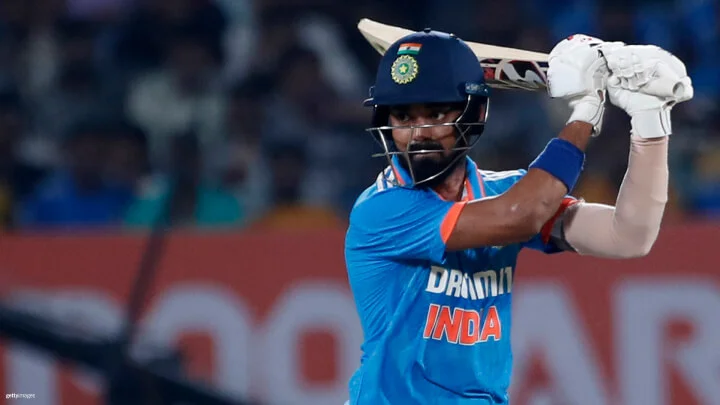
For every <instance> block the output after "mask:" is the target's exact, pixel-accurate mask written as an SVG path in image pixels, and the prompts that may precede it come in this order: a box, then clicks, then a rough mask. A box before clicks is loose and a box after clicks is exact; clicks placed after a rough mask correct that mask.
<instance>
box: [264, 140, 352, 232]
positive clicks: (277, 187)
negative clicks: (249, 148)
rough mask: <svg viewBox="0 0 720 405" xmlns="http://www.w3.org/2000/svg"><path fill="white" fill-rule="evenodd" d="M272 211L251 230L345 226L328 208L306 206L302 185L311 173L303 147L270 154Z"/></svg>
mask: <svg viewBox="0 0 720 405" xmlns="http://www.w3.org/2000/svg"><path fill="white" fill-rule="evenodd" d="M269 164H270V173H271V181H270V184H271V187H272V191H271V193H272V194H271V195H272V200H271V207H272V208H270V209H269V211H268V212H267V213H266V214H265V215H263V216H262V217H261V218H260V219H259V220H257V221H256V222H254V223H253V224H252V225H251V229H315V228H340V227H342V226H345V221H343V220H341V219H340V217H339V216H338V215H337V213H336V212H335V210H334V209H333V208H331V207H328V206H318V205H310V204H306V203H305V202H304V201H303V199H302V184H303V180H304V179H305V176H306V173H307V171H308V156H307V152H306V151H305V147H304V145H303V144H298V143H285V144H277V145H275V146H274V147H273V148H272V149H271V151H270V154H269Z"/></svg>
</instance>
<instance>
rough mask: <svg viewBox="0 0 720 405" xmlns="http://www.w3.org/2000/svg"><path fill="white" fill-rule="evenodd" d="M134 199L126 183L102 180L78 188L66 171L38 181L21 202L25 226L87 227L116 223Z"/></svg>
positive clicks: (21, 214)
mask: <svg viewBox="0 0 720 405" xmlns="http://www.w3.org/2000/svg"><path fill="white" fill-rule="evenodd" d="M132 199H133V191H132V189H130V188H128V187H124V186H121V185H115V184H111V183H105V184H103V185H102V186H101V187H99V188H98V189H96V190H92V191H86V190H81V189H80V188H78V185H77V184H76V182H75V180H74V178H73V177H72V176H71V175H70V174H69V173H67V172H58V173H55V174H54V175H52V176H51V177H50V178H48V179H47V180H46V181H44V182H42V183H40V185H39V186H38V189H37V190H36V192H35V193H33V194H32V195H31V196H30V197H29V198H28V199H27V200H26V201H25V202H24V203H23V204H22V205H21V207H22V211H21V212H20V214H19V219H20V220H19V222H20V226H21V227H24V228H87V227H97V226H108V225H116V224H119V223H120V221H121V220H122V217H123V215H124V214H125V210H126V209H127V207H128V205H129V204H130V202H131V201H132Z"/></svg>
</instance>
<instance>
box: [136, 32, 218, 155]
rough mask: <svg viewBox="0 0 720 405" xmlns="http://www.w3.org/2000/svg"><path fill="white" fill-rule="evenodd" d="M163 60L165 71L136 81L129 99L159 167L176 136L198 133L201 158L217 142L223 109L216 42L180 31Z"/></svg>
mask: <svg viewBox="0 0 720 405" xmlns="http://www.w3.org/2000/svg"><path fill="white" fill-rule="evenodd" d="M165 56H166V58H165V64H164V65H163V68H162V69H160V70H159V71H156V72H152V73H149V74H147V75H144V76H142V77H141V78H140V79H138V80H137V81H136V82H134V83H133V84H132V86H131V88H130V91H129V95H128V99H127V111H128V114H129V115H130V118H131V119H132V120H133V121H134V122H135V123H137V124H138V125H139V126H140V127H141V128H142V129H143V130H144V131H145V132H146V133H147V134H148V139H149V145H150V155H151V159H152V160H153V161H155V162H158V164H159V167H161V168H162V167H167V164H168V163H169V161H168V159H169V157H168V156H167V155H166V151H168V150H169V146H170V144H171V138H172V137H173V136H175V135H177V134H181V133H186V132H188V131H193V132H195V133H197V136H198V140H199V142H200V148H201V151H202V152H203V153H205V152H206V150H207V149H208V148H209V147H210V146H211V145H213V143H215V142H217V141H218V139H219V137H220V136H221V133H222V122H223V115H224V109H225V95H224V93H223V89H222V82H221V80H220V77H219V76H218V72H219V68H220V64H221V57H220V55H219V54H218V52H217V50H216V49H215V46H214V45H213V41H212V37H209V36H208V35H206V34H205V33H204V32H202V31H199V30H196V29H193V28H192V27H182V28H178V29H177V30H176V31H175V33H174V36H173V38H172V40H171V41H170V44H169V45H168V48H167V49H166V50H165Z"/></svg>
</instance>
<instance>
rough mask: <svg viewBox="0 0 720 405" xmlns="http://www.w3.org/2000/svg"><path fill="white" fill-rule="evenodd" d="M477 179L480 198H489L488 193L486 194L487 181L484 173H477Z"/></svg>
mask: <svg viewBox="0 0 720 405" xmlns="http://www.w3.org/2000/svg"><path fill="white" fill-rule="evenodd" d="M477 177H478V184H480V198H485V197H487V193H485V180H483V177H482V173H480V170H478V171H477Z"/></svg>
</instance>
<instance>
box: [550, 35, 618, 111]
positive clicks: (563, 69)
mask: <svg viewBox="0 0 720 405" xmlns="http://www.w3.org/2000/svg"><path fill="white" fill-rule="evenodd" d="M602 43H603V41H602V40H600V39H598V38H594V37H590V36H587V35H582V34H576V35H572V36H570V37H568V38H566V39H564V40H562V41H560V42H559V43H558V44H557V45H555V47H554V48H553V49H552V51H550V55H549V58H548V71H547V79H548V93H549V94H550V97H552V98H566V97H573V96H578V95H582V94H587V93H588V92H594V91H595V90H596V89H598V88H600V89H603V88H604V85H605V83H604V81H603V80H604V77H606V76H607V73H608V72H607V71H605V72H600V73H602V74H600V75H597V74H596V73H598V70H600V69H602V68H604V67H605V62H604V60H602V57H601V54H599V52H598V48H597V46H598V45H600V44H602ZM598 76H599V77H598Z"/></svg>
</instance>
